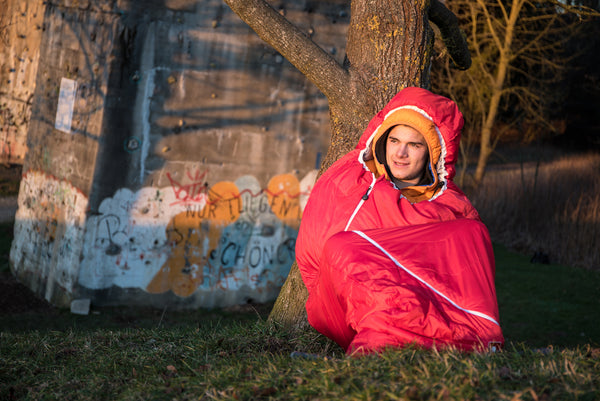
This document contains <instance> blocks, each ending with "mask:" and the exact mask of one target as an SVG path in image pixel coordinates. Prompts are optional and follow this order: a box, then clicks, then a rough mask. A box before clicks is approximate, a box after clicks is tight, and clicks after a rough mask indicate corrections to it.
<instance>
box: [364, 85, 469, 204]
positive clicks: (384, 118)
mask: <svg viewBox="0 0 600 401" xmlns="http://www.w3.org/2000/svg"><path fill="white" fill-rule="evenodd" d="M463 124H464V120H463V116H462V113H461V112H460V111H459V110H458V107H457V106H456V103H454V102H453V101H451V100H450V99H447V98H445V97H443V96H439V95H436V94H434V93H432V92H430V91H428V90H426V89H422V88H415V87H409V88H406V89H404V90H402V91H401V92H399V93H398V94H397V95H396V96H395V97H394V98H393V99H392V100H391V101H390V102H389V103H388V104H387V105H386V106H385V107H384V108H383V110H381V111H380V112H379V113H378V114H377V115H376V116H375V117H374V118H373V119H372V120H371V122H370V123H369V125H368V127H367V129H366V130H365V132H364V133H363V134H362V136H361V138H360V141H359V143H358V145H357V149H359V150H360V151H361V153H360V160H362V162H363V163H364V164H365V167H366V168H368V169H369V171H371V172H372V173H374V174H375V176H377V177H379V176H382V175H383V176H385V178H386V179H388V180H390V179H391V177H390V173H389V170H388V169H387V168H386V166H385V143H386V140H387V134H388V133H389V131H390V130H391V129H392V128H394V127H395V126H397V125H406V126H409V127H411V128H413V129H415V130H417V131H418V132H419V133H420V134H421V135H423V137H424V138H425V141H426V142H427V147H428V151H429V163H428V174H429V175H430V177H431V180H430V181H431V182H430V183H429V184H428V185H419V186H410V187H406V188H403V189H401V192H402V194H403V195H404V196H405V197H407V198H408V199H410V200H412V201H413V202H419V201H421V200H425V199H431V198H432V197H434V196H436V194H439V193H441V192H443V191H444V190H445V189H446V183H447V182H448V180H450V179H452V178H453V177H454V174H455V167H454V165H455V163H456V156H457V152H458V146H459V141H460V132H461V129H462V127H463Z"/></svg>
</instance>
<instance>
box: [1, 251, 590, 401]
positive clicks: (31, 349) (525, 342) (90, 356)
mask: <svg viewBox="0 0 600 401" xmlns="http://www.w3.org/2000/svg"><path fill="white" fill-rule="evenodd" d="M495 252H496V259H497V291H498V299H499V304H500V314H501V323H502V326H503V329H504V334H505V336H506V339H507V344H506V347H505V348H504V350H503V351H501V352H497V353H482V354H472V353H463V352H458V351H454V350H445V351H436V350H429V351H427V350H421V349H416V348H412V347H409V348H406V349H403V350H389V351H386V352H385V353H383V354H382V355H379V356H367V357H361V358H352V357H347V356H345V355H344V354H343V352H342V350H341V349H340V348H339V347H337V345H335V344H332V343H331V342H330V341H328V340H327V339H325V338H323V337H322V336H319V335H317V334H316V333H313V332H309V333H305V334H304V335H302V336H299V337H291V336H290V335H289V334H288V333H287V332H286V331H284V330H282V329H280V328H278V327H275V326H272V325H269V324H268V323H267V322H266V316H267V315H268V312H269V309H270V306H271V305H255V306H243V307H238V308H230V309H226V310H197V311H187V312H178V311H169V310H162V311H161V310H153V309H133V308H125V307H120V308H101V309H93V310H92V313H91V314H90V315H88V316H79V315H73V314H70V313H69V312H68V311H67V310H59V309H55V308H51V309H44V310H41V311H36V310H33V311H30V312H27V313H21V314H17V315H10V314H0V399H2V400H11V399H18V400H42V399H43V400H65V399H73V400H115V399H118V400H258V399H283V400H286V399H289V400H302V399H307V400H308V399H310V400H316V399H328V400H343V399H347V400H380V399H389V400H456V399H469V400H502V399H507V400H521V399H523V400H563V399H564V400H594V399H598V397H599V396H600V348H599V346H600V325H597V324H596V323H597V322H598V321H599V320H600V297H599V295H600V293H599V289H600V273H598V272H594V271H587V270H584V269H576V268H570V267H566V266H560V265H544V264H531V263H529V260H528V258H526V257H523V256H521V255H518V254H515V253H511V252H510V251H508V250H507V249H506V248H504V247H500V246H498V247H496V248H495Z"/></svg>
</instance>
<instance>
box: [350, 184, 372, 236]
mask: <svg viewBox="0 0 600 401" xmlns="http://www.w3.org/2000/svg"><path fill="white" fill-rule="evenodd" d="M371 176H372V177H373V181H372V182H371V185H370V186H369V188H368V189H367V192H365V194H364V195H363V196H362V197H361V198H360V202H358V205H356V208H355V209H354V212H352V216H350V219H349V220H348V224H346V228H344V231H348V227H350V224H352V220H354V217H356V214H357V213H358V211H359V210H360V208H361V207H362V205H363V203H365V201H366V200H367V199H369V194H370V193H371V191H372V190H373V187H374V186H375V181H377V178H376V177H375V174H371Z"/></svg>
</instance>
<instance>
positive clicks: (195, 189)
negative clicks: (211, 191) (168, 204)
mask: <svg viewBox="0 0 600 401" xmlns="http://www.w3.org/2000/svg"><path fill="white" fill-rule="evenodd" d="M207 174H208V171H204V172H203V173H200V170H198V171H196V172H195V174H194V175H193V176H192V175H191V173H190V172H186V178H187V179H188V181H191V182H190V183H189V184H183V183H181V182H179V181H177V180H175V179H174V178H173V176H172V175H171V174H170V173H167V178H168V179H169V181H170V182H171V188H172V189H173V192H174V193H175V198H176V199H177V200H176V201H175V202H174V203H173V204H172V205H177V204H184V205H188V204H194V203H198V204H200V205H201V207H203V206H204V204H205V203H206V198H207V191H208V188H207V187H208V184H207V183H206V182H205V181H204V180H205V177H206V175H207Z"/></svg>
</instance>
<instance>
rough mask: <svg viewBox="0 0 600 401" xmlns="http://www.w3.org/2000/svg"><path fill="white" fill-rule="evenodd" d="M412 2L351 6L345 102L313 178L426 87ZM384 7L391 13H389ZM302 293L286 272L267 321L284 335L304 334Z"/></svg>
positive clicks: (420, 14) (422, 26)
mask: <svg viewBox="0 0 600 401" xmlns="http://www.w3.org/2000/svg"><path fill="white" fill-rule="evenodd" d="M417 3H418V2H406V3H403V2H393V4H391V5H390V4H389V2H382V1H380V2H372V1H371V2H369V1H364V0H363V1H353V2H352V9H351V21H350V26H349V28H348V43H347V47H346V53H347V59H348V62H349V65H348V66H347V71H348V73H349V78H350V79H349V85H348V86H347V87H345V88H344V91H345V92H346V99H347V100H349V101H344V102H339V101H331V100H330V102H329V109H330V119H331V126H332V127H331V129H332V135H331V143H330V146H329V149H328V151H327V155H326V156H325V158H324V160H323V163H322V165H321V169H320V171H319V176H320V175H321V173H323V172H324V171H325V170H326V169H327V168H329V166H331V164H333V162H335V161H336V160H337V159H339V158H340V157H341V156H343V155H344V154H346V153H348V152H349V151H350V150H352V149H354V147H355V146H356V143H357V141H358V138H359V137H360V135H361V134H362V132H363V131H364V129H365V128H366V126H367V124H368V123H369V121H370V119H371V118H372V117H373V116H374V115H375V114H376V113H377V112H378V111H379V110H381V109H382V108H383V106H385V104H387V102H389V100H390V99H391V98H392V97H393V96H394V95H395V94H396V93H398V91H400V90H401V89H402V88H404V87H407V86H428V85H429V75H428V72H429V65H430V58H431V57H430V56H431V50H432V44H433V33H432V30H431V28H430V27H429V24H428V21H427V10H426V9H425V8H424V5H423V4H417ZM390 7H391V8H392V9H390ZM307 297H308V292H307V291H306V288H305V287H304V283H303V282H302V278H301V276H300V272H299V270H298V266H297V264H296V263H294V265H293V266H292V269H291V271H290V274H289V276H288V278H287V280H286V282H285V283H284V285H283V287H282V289H281V292H280V294H279V297H278V299H277V301H276V302H275V305H274V307H273V310H272V311H271V314H270V316H269V320H270V321H272V322H277V323H278V324H283V325H284V326H285V327H286V328H288V329H289V330H292V331H294V330H300V331H303V330H307V329H308V328H309V325H308V322H307V319H306V310H305V308H304V305H305V303H306V299H307Z"/></svg>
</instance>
